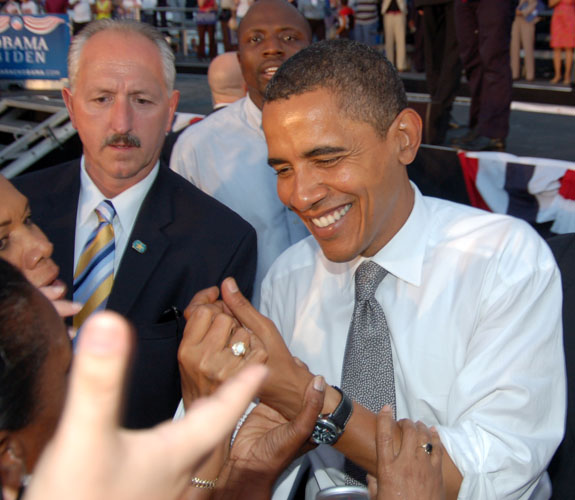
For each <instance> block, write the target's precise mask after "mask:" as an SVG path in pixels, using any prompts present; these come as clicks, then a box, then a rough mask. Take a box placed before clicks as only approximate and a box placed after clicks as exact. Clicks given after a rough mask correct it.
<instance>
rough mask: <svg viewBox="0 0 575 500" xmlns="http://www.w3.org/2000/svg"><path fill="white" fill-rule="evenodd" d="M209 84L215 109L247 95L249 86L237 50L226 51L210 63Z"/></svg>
mask: <svg viewBox="0 0 575 500" xmlns="http://www.w3.org/2000/svg"><path fill="white" fill-rule="evenodd" d="M208 85H209V86H210V91H211V93H212V104H213V106H214V110H217V109H221V108H223V107H225V106H227V105H228V104H231V103H232V102H236V101H237V100H238V99H241V98H242V97H245V95H246V92H247V88H246V82H245V81H244V77H243V75H242V69H241V67H240V62H239V61H238V55H237V53H236V52H224V53H223V54H220V55H219V56H217V57H216V58H215V59H214V60H212V62H211V63H210V67H209V68H208Z"/></svg>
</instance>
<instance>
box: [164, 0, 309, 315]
mask: <svg viewBox="0 0 575 500" xmlns="http://www.w3.org/2000/svg"><path fill="white" fill-rule="evenodd" d="M238 42H239V47H238V58H239V62H240V66H241V69H242V75H243V77H244V80H245V82H246V85H247V89H248V94H247V96H246V97H245V98H243V99H239V100H238V101H236V102H235V103H233V104H230V105H229V106H227V107H226V108H225V109H223V110H221V111H218V112H217V113H212V114H210V116H208V117H207V118H204V119H203V120H202V121H200V122H198V123H195V124H194V125H193V126H191V127H188V128H187V129H186V130H184V132H183V133H182V134H181V135H180V137H179V138H178V140H177V142H176V144H175V146H174V149H173V152H172V154H171V159H170V168H171V169H172V170H174V171H175V172H177V173H178V174H180V175H181V176H183V177H184V178H185V179H187V180H188V181H190V182H191V183H192V184H194V185H195V186H197V187H199V188H200V189H201V190H202V191H204V192H206V193H207V194H209V195H211V196H213V197H215V198H216V199H217V200H219V201H221V202H222V203H224V204H225V205H227V206H228V207H229V208H231V209H232V210H234V211H235V212H237V213H238V214H240V215H241V216H242V217H244V218H245V219H246V220H247V221H248V222H249V223H250V224H252V226H254V228H255V229H256V231H257V234H258V263H257V273H256V279H255V284H254V295H253V297H252V300H253V301H254V303H255V304H258V303H259V295H260V290H259V288H260V284H261V282H262V280H263V278H264V276H265V273H266V272H267V270H268V269H269V267H270V266H271V264H272V263H273V261H274V260H275V259H276V258H277V257H278V255H280V254H281V253H282V252H283V251H284V250H285V249H286V248H287V247H289V246H290V245H292V244H293V243H295V242H296V241H299V240H300V239H301V238H303V237H305V236H306V235H307V230H306V229H305V227H304V225H303V224H302V223H301V221H300V220H299V219H298V218H297V217H296V216H295V215H294V214H293V213H292V212H291V211H289V210H288V209H287V208H286V207H285V206H284V205H282V203H281V202H280V201H279V199H278V197H277V193H276V189H275V182H276V177H275V175H274V173H273V172H272V171H271V170H270V169H269V168H268V166H267V147H266V143H265V139H264V135H263V131H262V128H261V108H262V106H263V102H264V92H265V88H266V86H267V84H268V82H269V81H270V79H271V78H272V77H273V75H274V73H275V72H276V71H277V69H278V68H279V67H280V66H281V64H283V62H284V61H286V60H287V59H288V58H289V57H290V56H292V55H293V54H295V53H296V52H298V51H299V50H301V49H302V48H304V47H307V46H308V45H309V44H310V43H311V30H310V27H309V23H308V22H307V21H306V20H305V18H304V17H303V16H302V15H301V12H299V11H298V10H297V9H296V8H295V7H293V6H292V5H290V4H289V3H287V2H286V1H285V0H259V1H258V2H256V3H254V4H253V5H252V7H250V10H249V11H248V13H247V14H246V16H245V17H244V19H243V20H242V22H241V24H240V27H239V30H238Z"/></svg>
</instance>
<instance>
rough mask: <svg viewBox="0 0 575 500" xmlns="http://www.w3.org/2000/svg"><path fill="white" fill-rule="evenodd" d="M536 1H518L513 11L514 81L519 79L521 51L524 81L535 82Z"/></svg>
mask: <svg viewBox="0 0 575 500" xmlns="http://www.w3.org/2000/svg"><path fill="white" fill-rule="evenodd" d="M536 9H537V0H520V1H519V5H518V6H517V9H516V10H515V19H514V21H513V26H512V27H511V75H512V77H513V79H514V80H519V78H521V49H522V48H523V60H524V61H525V79H526V80H527V81H528V82H532V81H533V80H535V23H537V21H538V20H539V18H538V17H537V12H536Z"/></svg>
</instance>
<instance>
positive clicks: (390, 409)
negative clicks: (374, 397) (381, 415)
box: [381, 405, 393, 413]
mask: <svg viewBox="0 0 575 500" xmlns="http://www.w3.org/2000/svg"><path fill="white" fill-rule="evenodd" d="M381 411H383V412H385V413H393V409H392V408H391V406H389V405H384V406H383V408H382V409H381Z"/></svg>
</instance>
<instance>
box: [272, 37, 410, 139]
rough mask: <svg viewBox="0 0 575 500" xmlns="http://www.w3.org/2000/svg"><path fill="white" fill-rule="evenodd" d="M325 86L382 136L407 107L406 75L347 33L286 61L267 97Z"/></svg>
mask: <svg viewBox="0 0 575 500" xmlns="http://www.w3.org/2000/svg"><path fill="white" fill-rule="evenodd" d="M320 89H326V90H329V91H330V92H332V93H333V94H334V95H335V97H336V99H337V103H338V107H339V109H340V111H341V112H342V113H343V114H344V115H345V116H347V117H348V118H350V119H352V120H355V121H358V122H364V123H368V124H369V125H371V126H372V127H373V128H374V129H375V130H376V132H377V133H378V134H379V135H380V136H381V137H385V135H386V134H387V129H388V128H389V126H390V125H391V124H392V122H393V120H395V118H396V116H397V115H398V114H399V113H400V112H401V111H402V110H403V109H404V108H406V107H407V97H406V95H405V89H404V87H403V83H402V81H401V78H400V77H399V75H398V73H397V71H396V70H395V68H394V67H393V65H392V64H391V63H390V62H389V61H388V60H387V59H386V58H385V56H383V54H380V53H379V52H377V51H376V50H374V49H372V48H371V47H368V46H367V45H364V44H362V43H359V42H354V41H350V40H343V39H342V40H329V41H323V42H318V43H314V44H312V45H310V46H309V47H307V48H306V49H303V50H301V51H300V52H298V53H297V54H295V55H293V56H292V57H290V58H289V59H288V60H287V61H285V62H284V63H283V64H282V65H281V66H280V68H279V69H278V70H277V72H276V74H275V75H274V77H273V78H272V79H271V81H270V82H269V83H268V86H267V87H266V93H265V102H273V101H277V100H279V99H289V98H290V96H292V95H293V96H297V95H301V94H304V93H307V92H313V91H315V90H320Z"/></svg>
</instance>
